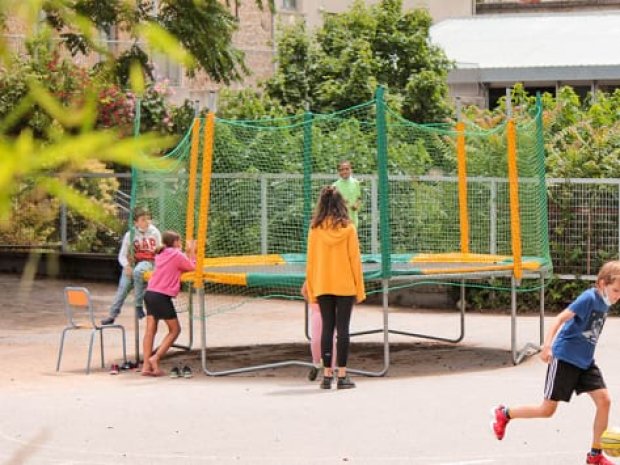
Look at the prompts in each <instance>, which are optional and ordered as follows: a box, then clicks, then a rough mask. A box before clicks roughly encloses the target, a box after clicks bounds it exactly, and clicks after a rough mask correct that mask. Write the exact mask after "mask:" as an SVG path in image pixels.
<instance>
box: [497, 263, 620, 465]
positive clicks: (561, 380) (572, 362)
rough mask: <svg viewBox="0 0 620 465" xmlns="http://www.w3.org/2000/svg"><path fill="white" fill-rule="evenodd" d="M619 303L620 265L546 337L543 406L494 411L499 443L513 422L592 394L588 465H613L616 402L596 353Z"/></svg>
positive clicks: (606, 269)
mask: <svg viewBox="0 0 620 465" xmlns="http://www.w3.org/2000/svg"><path fill="white" fill-rule="evenodd" d="M619 299H620V261H610V262H607V263H605V264H604V265H603V266H602V268H601V270H600V271H599V273H598V276H597V279H596V285H595V287H592V288H590V289H588V290H586V291H584V292H583V293H582V294H581V295H580V296H579V297H577V299H576V300H575V301H574V302H573V303H571V304H570V305H569V306H568V308H567V309H566V310H564V311H562V312H561V313H560V314H558V316H556V317H555V319H554V320H553V323H552V324H551V326H550V327H549V330H548V331H547V334H546V335H545V341H544V344H543V346H542V351H541V353H540V357H541V358H542V359H543V361H544V362H546V363H548V364H549V366H548V368H547V377H546V381H545V392H544V399H543V401H542V403H541V404H539V405H522V406H517V407H510V408H508V407H506V406H504V405H500V406H499V407H497V408H495V409H494V410H493V412H492V416H493V423H492V427H493V432H494V433H495V436H496V437H497V439H500V440H501V439H503V438H504V433H505V432H506V426H507V425H508V422H509V421H510V420H514V419H516V418H548V417H551V416H552V415H553V414H554V413H555V411H556V409H557V406H558V402H559V401H564V402H569V401H570V398H571V396H572V394H573V391H574V392H576V393H577V394H581V393H582V392H587V393H588V394H589V395H590V397H591V398H592V400H593V401H594V404H595V406H596V414H595V416H594V427H593V438H592V448H591V450H590V452H588V455H587V456H586V464H596V465H613V462H611V461H609V460H608V459H607V458H605V457H604V456H603V454H602V453H601V435H602V434H603V432H604V431H605V430H606V429H607V423H608V419H609V408H610V404H611V400H610V396H609V391H608V390H607V387H606V385H605V381H604V380H603V374H602V373H601V371H600V369H599V368H598V366H597V365H596V363H595V362H594V349H595V348H596V343H597V341H598V338H599V336H600V334H601V331H602V329H603V325H604V324H605V319H606V318H607V312H608V311H609V307H610V305H613V304H615V303H616V302H618V300H619ZM556 335H557V336H556Z"/></svg>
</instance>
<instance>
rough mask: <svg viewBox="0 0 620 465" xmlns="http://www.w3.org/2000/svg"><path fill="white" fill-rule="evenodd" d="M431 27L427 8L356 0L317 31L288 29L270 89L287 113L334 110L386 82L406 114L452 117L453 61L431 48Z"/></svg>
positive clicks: (419, 117) (281, 38)
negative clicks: (449, 82) (449, 78)
mask: <svg viewBox="0 0 620 465" xmlns="http://www.w3.org/2000/svg"><path fill="white" fill-rule="evenodd" d="M430 26H431V18H430V16H429V15H428V13H427V12H426V11H424V10H421V9H420V10H413V11H408V12H403V11H402V1H401V0H383V1H381V2H379V3H378V4H377V5H375V6H370V7H369V6H366V5H365V3H364V2H362V1H360V0H357V1H356V2H354V4H353V6H352V7H351V8H350V9H349V10H348V11H346V12H344V13H342V14H335V15H329V16H325V18H324V23H323V26H322V27H321V28H320V29H318V30H317V31H316V33H315V34H313V35H310V34H309V33H308V31H307V30H306V28H305V25H304V24H303V23H299V24H295V25H292V26H288V27H284V28H282V30H281V32H280V33H279V36H278V47H277V50H278V56H277V62H278V70H277V71H276V73H275V75H274V76H273V77H272V78H270V79H269V80H267V82H266V83H265V91H266V93H267V95H268V96H269V97H271V98H273V99H275V100H276V101H278V102H279V103H280V105H282V106H283V107H284V108H285V109H286V111H287V112H288V113H294V112H296V111H298V110H299V109H300V108H304V107H306V106H307V107H308V108H309V109H310V110H312V111H313V112H316V113H331V112H334V111H338V110H342V109H345V108H348V107H351V106H354V105H358V104H360V103H361V102H365V101H368V100H371V99H372V98H373V96H374V92H375V89H376V87H377V86H378V85H382V86H384V87H386V88H387V89H388V91H389V92H388V95H389V96H390V97H389V100H388V101H389V103H390V105H391V106H392V107H393V108H396V109H399V110H400V111H401V113H402V114H403V116H405V117H406V118H407V119H409V120H412V121H416V122H437V121H442V120H444V119H445V118H446V117H447V116H448V115H449V114H450V107H449V105H448V103H447V99H446V97H447V95H448V87H447V84H446V78H447V73H448V70H449V69H450V68H451V63H450V62H449V61H448V59H447V58H446V56H445V55H444V53H443V51H441V50H440V49H438V48H436V47H434V46H432V45H430V41H429V28H430Z"/></svg>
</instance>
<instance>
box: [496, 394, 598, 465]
mask: <svg viewBox="0 0 620 465" xmlns="http://www.w3.org/2000/svg"><path fill="white" fill-rule="evenodd" d="M491 418H492V419H493V421H492V422H491V428H492V429H493V433H495V437H496V438H497V439H498V440H499V441H501V440H502V439H504V434H506V425H508V422H509V421H510V418H508V416H506V407H504V406H503V405H499V406H498V407H496V408H495V409H494V410H492V411H491ZM593 463H594V462H593Z"/></svg>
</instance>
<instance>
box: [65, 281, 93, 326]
mask: <svg viewBox="0 0 620 465" xmlns="http://www.w3.org/2000/svg"><path fill="white" fill-rule="evenodd" d="M65 313H66V315H67V321H68V323H69V325H71V326H76V323H75V317H76V315H78V314H81V315H82V317H87V318H88V321H89V323H90V324H91V325H92V326H93V327H96V324H95V315H94V311H93V304H92V300H91V298H90V292H89V291H88V289H86V288H85V287H65Z"/></svg>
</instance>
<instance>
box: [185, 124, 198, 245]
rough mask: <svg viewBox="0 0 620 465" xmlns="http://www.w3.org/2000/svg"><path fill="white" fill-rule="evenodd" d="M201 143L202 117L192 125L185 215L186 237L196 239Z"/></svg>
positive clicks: (189, 239)
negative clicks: (199, 148)
mask: <svg viewBox="0 0 620 465" xmlns="http://www.w3.org/2000/svg"><path fill="white" fill-rule="evenodd" d="M199 145H200V119H199V118H194V126H193V127H192V149H191V152H190V159H189V187H188V192H187V214H186V215H185V218H186V220H185V239H186V240H188V241H191V240H193V239H194V208H195V207H196V177H197V171H198V147H199Z"/></svg>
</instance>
